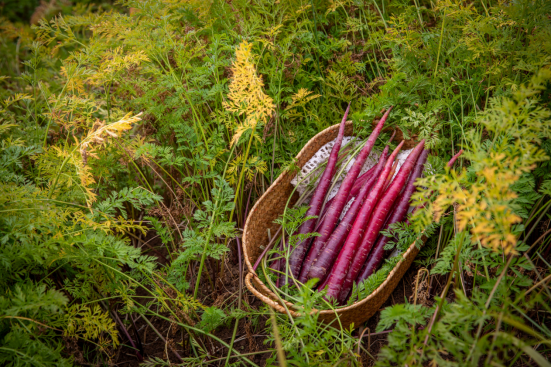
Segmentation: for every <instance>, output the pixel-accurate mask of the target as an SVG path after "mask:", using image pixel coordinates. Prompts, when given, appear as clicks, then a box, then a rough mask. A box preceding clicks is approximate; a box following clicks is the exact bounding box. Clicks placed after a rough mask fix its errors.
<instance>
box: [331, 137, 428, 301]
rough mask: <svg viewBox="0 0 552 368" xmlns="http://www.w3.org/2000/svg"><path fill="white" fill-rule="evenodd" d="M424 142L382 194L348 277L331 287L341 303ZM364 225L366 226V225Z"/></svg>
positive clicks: (418, 146) (358, 246) (353, 256)
mask: <svg viewBox="0 0 552 368" xmlns="http://www.w3.org/2000/svg"><path fill="white" fill-rule="evenodd" d="M424 143H425V140H422V141H421V142H420V143H419V144H418V145H417V146H416V148H414V150H412V152H410V154H409V155H408V157H407V159H406V161H405V162H404V164H403V165H402V166H401V169H400V170H399V173H398V174H397V176H396V177H395V179H394V180H393V182H392V183H391V186H390V187H389V189H388V190H387V191H386V192H385V193H384V194H383V195H382V196H381V199H380V200H379V201H378V204H377V206H376V207H375V209H374V211H373V216H372V218H371V219H370V221H369V222H368V228H367V229H366V232H365V235H364V237H363V239H362V241H361V242H357V247H356V249H354V252H351V253H352V255H351V257H350V258H349V264H350V266H349V267H348V270H347V271H345V273H346V277H343V278H338V279H337V280H339V283H337V282H336V283H335V285H336V286H335V287H334V288H331V289H330V290H331V291H332V294H330V295H329V297H335V298H336V299H337V301H338V302H339V303H343V302H344V301H345V298H346V297H347V295H349V292H350V291H351V288H352V286H353V282H354V281H355V280H356V278H357V276H358V274H359V272H360V269H361V267H362V265H363V264H364V262H365V261H366V257H367V256H368V253H370V250H372V246H373V245H374V243H375V241H376V239H377V237H378V234H379V232H380V230H381V227H382V226H383V222H384V221H385V219H386V218H387V215H388V214H389V212H390V211H391V206H392V205H393V203H394V202H395V200H396V199H397V197H398V196H399V194H400V192H401V191H402V189H403V188H404V185H405V183H406V181H407V179H408V177H409V176H410V173H411V172H412V169H413V167H414V165H415V164H416V161H418V157H419V156H420V154H421V153H422V151H423V149H424ZM364 227H366V225H364ZM351 232H352V231H351ZM344 248H345V247H344ZM340 256H341V254H340ZM353 258H354V259H353Z"/></svg>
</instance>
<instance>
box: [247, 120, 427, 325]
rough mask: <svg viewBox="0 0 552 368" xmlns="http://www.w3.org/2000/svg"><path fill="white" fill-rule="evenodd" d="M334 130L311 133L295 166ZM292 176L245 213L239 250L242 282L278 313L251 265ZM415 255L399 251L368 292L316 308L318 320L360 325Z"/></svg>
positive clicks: (275, 301) (332, 135) (348, 131)
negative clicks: (243, 274) (242, 260)
mask: <svg viewBox="0 0 552 368" xmlns="http://www.w3.org/2000/svg"><path fill="white" fill-rule="evenodd" d="M338 130H339V124H337V125H334V126H331V127H329V128H327V129H326V130H324V131H322V132H320V133H318V134H317V135H316V136H314V137H313V138H312V139H311V140H310V141H309V142H308V143H307V144H306V145H305V147H303V149H302V150H301V152H299V154H298V155H297V165H298V166H299V167H303V165H305V163H306V162H307V161H308V160H309V159H310V158H311V157H312V156H314V154H315V153H316V152H317V151H318V150H319V149H320V148H321V147H322V146H323V145H325V144H326V143H328V142H330V141H331V140H333V139H335V138H336V137H337V133H338ZM352 133H353V124H352V123H350V122H348V123H347V125H346V127H345V135H346V136H347V135H352ZM294 176H295V174H294V173H288V172H284V173H282V174H281V175H280V176H279V177H278V179H276V181H275V182H274V183H273V184H272V185H271V186H270V188H268V190H267V191H266V192H265V193H264V194H263V196H262V197H261V198H260V199H259V200H258V201H257V203H256V204H255V206H254V207H253V209H252V210H251V212H250V213H249V216H248V217H247V221H246V223H245V228H244V232H243V252H244V254H245V264H246V265H247V269H248V271H249V272H248V274H247V275H246V277H245V285H246V286H247V288H248V289H249V290H250V291H251V292H252V293H253V294H254V295H255V296H257V297H258V298H259V299H261V300H262V301H263V302H265V303H267V304H269V305H270V306H271V307H273V308H274V309H275V310H277V311H278V312H281V313H286V309H285V308H284V307H283V306H282V304H281V302H280V299H279V298H278V297H277V296H276V295H275V294H274V293H273V292H272V291H271V290H270V289H269V288H268V287H267V286H266V285H265V284H264V283H263V282H262V281H261V280H260V279H259V278H258V277H257V275H256V274H255V272H254V271H253V266H252V264H254V263H255V261H256V260H257V258H258V257H259V256H260V254H261V252H262V249H261V246H263V245H264V246H266V245H267V244H268V232H267V229H270V231H271V234H275V233H276V231H277V230H278V225H277V224H275V223H274V220H275V219H276V218H278V216H280V215H281V214H282V213H283V212H284V207H285V205H286V202H287V200H288V198H289V196H290V195H291V193H292V191H293V186H292V185H291V183H290V182H291V180H292V179H293V178H294ZM298 198H299V196H298V195H297V193H295V194H294V196H293V198H292V199H291V201H290V204H291V205H294V204H295V202H296V201H297V200H298ZM424 240H425V238H424ZM417 254H418V248H417V247H416V246H415V245H414V244H412V245H411V246H410V247H409V248H408V250H407V251H406V252H404V253H403V258H402V260H401V261H399V263H397V265H396V266H395V268H394V269H393V270H392V271H391V273H390V274H389V276H388V277H387V279H386V280H385V281H384V282H383V284H381V285H380V287H378V288H377V289H376V290H375V291H374V292H373V293H372V294H370V295H369V296H368V297H366V298H364V299H363V300H360V301H358V302H356V303H354V304H353V305H350V306H348V307H342V308H338V309H336V310H335V311H333V310H321V311H319V312H320V316H319V320H322V321H324V322H325V323H332V324H335V325H337V322H336V313H337V314H338V315H339V318H340V322H341V325H342V326H344V327H349V326H350V325H351V323H354V325H355V326H357V327H358V326H360V325H361V324H362V323H363V322H365V321H366V320H368V318H370V317H372V316H373V315H374V314H375V313H376V312H377V311H378V309H379V308H380V306H381V305H382V304H383V303H384V302H385V301H386V300H387V298H389V296H390V295H391V293H392V292H393V290H394V289H395V287H396V286H397V285H398V283H399V281H400V280H401V278H402V277H403V275H404V273H405V272H406V270H408V268H409V267H410V264H411V263H412V261H413V260H414V258H415V257H416V255H417ZM285 304H286V306H287V309H288V310H289V312H290V314H291V315H292V316H294V317H296V316H297V312H296V311H294V306H293V304H292V303H290V302H287V301H285Z"/></svg>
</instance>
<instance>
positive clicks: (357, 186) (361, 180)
mask: <svg viewBox="0 0 552 368" xmlns="http://www.w3.org/2000/svg"><path fill="white" fill-rule="evenodd" d="M391 108H392V107H391ZM391 108H390V109H391ZM395 133H396V130H393V134H392V135H391V138H389V141H388V142H392V141H393V138H395ZM388 154H389V151H388V150H385V156H384V161H383V162H384V164H385V162H386V160H387V155H388ZM378 162H379V160H378ZM377 167H378V165H377V164H376V165H374V166H372V167H371V168H370V169H369V170H368V171H366V172H365V173H364V174H362V175H360V176H359V177H358V178H356V180H355V183H354V184H353V187H352V188H351V191H350V192H349V196H348V197H347V201H346V202H345V203H349V202H350V201H351V199H353V198H356V197H357V196H358V193H360V190H361V189H362V187H364V184H365V183H366V182H367V181H368V179H370V178H371V177H372V176H373V175H374V172H375V171H376V168H377ZM335 197H336V196H334V197H333V198H332V199H330V200H328V201H327V202H326V204H325V205H324V209H323V210H322V214H321V215H320V217H319V218H318V226H317V227H316V231H317V232H318V229H319V228H320V225H321V224H322V220H323V219H324V217H325V216H326V213H328V209H329V208H330V207H331V205H332V203H333V201H334V200H335Z"/></svg>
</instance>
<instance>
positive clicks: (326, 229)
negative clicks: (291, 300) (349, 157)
mask: <svg viewBox="0 0 552 368" xmlns="http://www.w3.org/2000/svg"><path fill="white" fill-rule="evenodd" d="M391 108H392V107H390V108H389V110H387V111H386V112H385V114H384V115H383V117H382V118H381V119H380V121H379V123H378V125H376V128H375V129H374V130H373V131H372V134H370V137H369V138H368V141H367V142H366V144H365V145H364V147H362V150H361V151H360V152H359V154H358V156H357V157H356V159H355V163H354V164H353V167H352V168H351V170H349V172H348V173H347V176H346V177H345V179H344V180H343V183H342V184H341V186H340V187H339V191H338V192H337V194H336V195H335V197H334V198H335V201H333V202H332V204H331V206H329V207H328V213H327V214H326V216H325V217H324V220H323V222H322V224H321V225H320V230H319V231H318V232H319V233H320V236H318V237H317V238H316V239H314V240H313V244H312V246H311V247H310V250H309V252H308V254H307V257H306V258H305V261H304V262H303V268H302V270H301V273H300V275H299V281H300V282H302V283H305V282H306V281H307V275H308V272H309V270H310V268H311V265H312V263H313V261H314V259H315V258H316V257H317V256H318V253H319V252H320V250H321V249H322V248H323V246H324V245H325V244H326V242H327V241H328V239H329V238H330V235H331V234H332V232H333V231H334V229H335V225H336V224H337V221H338V220H339V216H340V215H341V212H342V211H343V207H345V205H346V204H347V198H348V197H349V193H350V192H351V188H352V187H353V185H354V183H355V180H356V179H357V177H358V174H359V173H360V170H362V167H363V166H364V163H365V162H366V159H367V158H368V155H369V154H370V152H371V151H372V147H374V143H376V139H377V138H378V136H379V134H380V132H381V129H382V128H383V124H385V121H386V120H387V117H388V116H389V113H390V112H391Z"/></svg>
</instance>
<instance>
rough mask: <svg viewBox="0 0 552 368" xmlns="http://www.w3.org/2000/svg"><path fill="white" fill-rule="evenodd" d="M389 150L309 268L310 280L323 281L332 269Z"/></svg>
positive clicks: (383, 155)
mask: <svg viewBox="0 0 552 368" xmlns="http://www.w3.org/2000/svg"><path fill="white" fill-rule="evenodd" d="M388 151H389V146H387V147H385V149H384V150H383V153H382V154H381V156H380V159H379V162H378V165H377V166H376V171H375V172H374V175H373V176H372V177H371V178H370V179H369V180H368V181H367V182H366V183H365V185H364V187H362V190H361V191H360V193H358V196H356V198H355V200H354V201H353V203H352V204H351V207H350V208H349V210H347V213H346V214H345V216H344V217H343V220H342V221H341V222H340V223H339V225H338V226H337V228H336V229H335V230H334V231H333V232H332V234H331V236H330V238H329V240H328V241H327V242H326V244H325V245H324V247H323V248H322V249H321V250H320V252H319V253H318V256H317V257H316V258H315V259H314V260H313V263H312V265H311V269H310V270H309V273H308V275H307V279H308V280H310V279H313V278H317V279H319V280H320V281H321V282H323V281H324V278H325V277H326V275H327V272H328V271H329V270H330V268H331V266H332V264H333V262H334V261H335V257H336V256H337V255H338V254H339V251H340V250H341V245H342V244H343V242H344V241H345V239H346V237H347V234H348V233H349V229H350V227H351V224H352V223H353V222H354V221H355V218H356V217H357V215H358V212H359V211H360V209H361V208H362V204H363V203H364V201H365V200H366V197H367V196H368V194H369V193H370V190H371V189H372V187H373V186H374V184H375V183H376V181H377V180H378V178H379V177H380V175H381V172H382V171H383V168H384V165H385V162H386V157H387V152H388Z"/></svg>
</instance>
